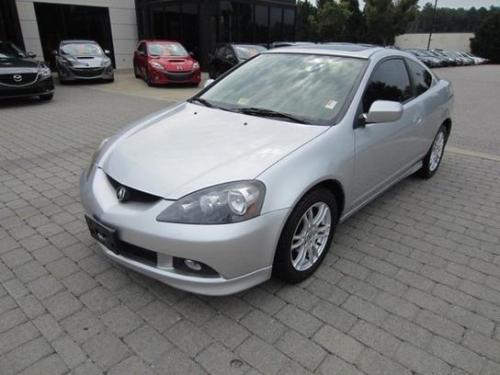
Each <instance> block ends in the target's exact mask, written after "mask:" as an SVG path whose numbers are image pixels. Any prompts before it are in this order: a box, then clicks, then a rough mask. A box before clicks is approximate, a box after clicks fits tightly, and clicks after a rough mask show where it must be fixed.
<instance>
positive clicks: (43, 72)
mask: <svg viewBox="0 0 500 375" xmlns="http://www.w3.org/2000/svg"><path fill="white" fill-rule="evenodd" d="M39 71H40V75H41V76H42V78H48V77H50V76H51V74H52V72H51V71H50V68H49V67H48V66H46V65H41V66H40V70H39Z"/></svg>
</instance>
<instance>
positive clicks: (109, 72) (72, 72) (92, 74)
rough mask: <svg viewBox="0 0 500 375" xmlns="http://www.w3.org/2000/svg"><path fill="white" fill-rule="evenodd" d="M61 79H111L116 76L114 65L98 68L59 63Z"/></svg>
mask: <svg viewBox="0 0 500 375" xmlns="http://www.w3.org/2000/svg"><path fill="white" fill-rule="evenodd" d="M58 75H59V79H60V80H63V81H79V80H99V79H103V80H111V79H113V78H114V71H113V66H112V65H110V66H108V67H97V68H84V67H70V66H65V65H59V67H58Z"/></svg>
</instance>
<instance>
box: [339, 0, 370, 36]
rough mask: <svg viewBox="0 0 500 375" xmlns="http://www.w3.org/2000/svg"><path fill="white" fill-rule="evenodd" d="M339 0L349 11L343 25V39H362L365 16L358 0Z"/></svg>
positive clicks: (364, 29)
mask: <svg viewBox="0 0 500 375" xmlns="http://www.w3.org/2000/svg"><path fill="white" fill-rule="evenodd" d="M340 2H341V4H344V6H345V7H346V8H347V9H348V10H349V11H350V12H351V15H350V16H349V18H348V20H347V22H346V25H345V31H344V35H343V38H342V39H343V41H345V42H352V43H359V42H362V41H364V38H365V34H366V27H365V18H364V16H363V13H362V12H361V10H360V9H359V1H358V0H341V1H340Z"/></svg>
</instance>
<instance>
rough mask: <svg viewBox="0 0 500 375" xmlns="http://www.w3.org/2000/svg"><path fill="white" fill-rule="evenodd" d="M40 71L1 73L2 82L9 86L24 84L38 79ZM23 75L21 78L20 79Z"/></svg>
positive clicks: (0, 81) (0, 80) (0, 82)
mask: <svg viewBox="0 0 500 375" xmlns="http://www.w3.org/2000/svg"><path fill="white" fill-rule="evenodd" d="M37 76H38V73H14V74H1V75H0V84H2V85H9V86H23V85H27V84H30V83H33V82H35V81H36V78H37ZM19 77H21V79H19Z"/></svg>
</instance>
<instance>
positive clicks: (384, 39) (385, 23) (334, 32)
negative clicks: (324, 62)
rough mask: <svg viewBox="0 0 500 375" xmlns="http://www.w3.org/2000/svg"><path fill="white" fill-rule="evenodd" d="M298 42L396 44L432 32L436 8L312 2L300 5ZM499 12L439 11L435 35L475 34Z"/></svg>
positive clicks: (302, 0)
mask: <svg viewBox="0 0 500 375" xmlns="http://www.w3.org/2000/svg"><path fill="white" fill-rule="evenodd" d="M297 7H298V10H297V29H296V36H297V40H304V41H306V40H310V41H316V42H326V41H331V42H343V41H344V42H358V43H360V42H363V43H374V44H381V45H390V44H393V43H394V38H395V37H396V35H399V34H404V33H406V32H422V33H423V32H429V31H430V29H431V26H432V24H433V17H434V7H433V4H432V3H430V2H429V3H427V4H426V5H425V6H424V7H422V8H421V9H420V7H419V6H418V0H366V1H365V6H364V8H363V9H360V7H359V1H358V0H317V3H316V5H314V4H313V3H312V2H311V1H310V0H298V2H297ZM496 12H500V8H498V7H497V8H495V7H491V8H490V9H486V8H479V9H476V8H471V9H469V10H465V9H450V8H438V9H437V11H436V15H435V19H434V27H433V30H434V32H475V31H476V30H478V29H479V27H480V26H481V25H482V23H483V22H484V20H486V19H488V18H489V16H491V15H492V14H493V13H496Z"/></svg>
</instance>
